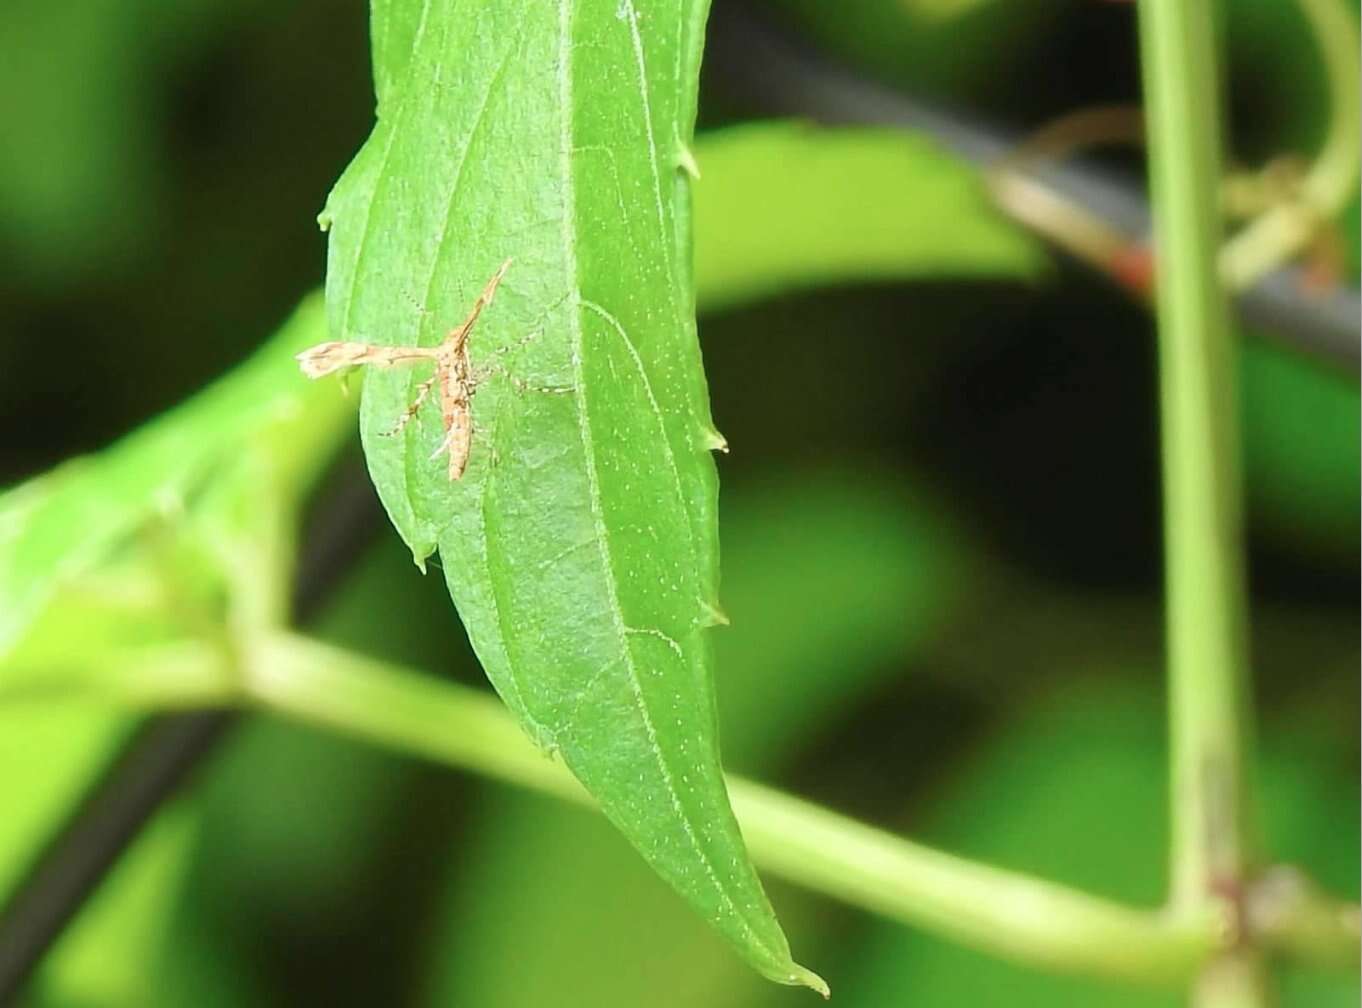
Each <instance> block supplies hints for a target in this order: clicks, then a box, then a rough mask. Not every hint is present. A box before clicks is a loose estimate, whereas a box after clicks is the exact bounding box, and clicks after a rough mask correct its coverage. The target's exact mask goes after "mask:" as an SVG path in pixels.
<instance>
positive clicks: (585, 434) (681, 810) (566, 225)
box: [558, 0, 766, 947]
mask: <svg viewBox="0 0 1362 1008" xmlns="http://www.w3.org/2000/svg"><path fill="white" fill-rule="evenodd" d="M626 2H627V0H626ZM573 4H574V0H559V4H558V99H559V115H560V117H561V118H560V122H561V127H560V129H561V136H560V138H559V140H560V143H559V163H560V172H561V176H562V185H563V202H564V206H563V217H562V220H563V225H562V231H563V252H564V273H565V279H566V282H567V287H568V290H569V292H570V295H571V296H570V304H569V311H568V316H569V319H568V326H569V335H570V337H571V339H572V368H573V377H574V380H575V381H576V383H577V387H578V389H584V387H585V386H584V384H583V382H584V379H585V374H584V372H583V366H582V349H583V332H582V319H581V313H582V302H583V300H584V299H583V298H582V291H581V283H580V269H579V266H578V259H577V244H576V235H575V233H574V230H573V229H574V226H575V224H576V216H577V210H576V207H577V197H576V188H575V179H574V176H573V171H572V151H573V147H574V145H573V142H572V141H573V137H572V15H573ZM628 9H629V10H630V11H631V12H632V10H633V6H632V4H631V3H630V4H628ZM635 16H636V15H635ZM630 24H631V28H632V27H634V25H635V22H634V21H633V19H632V18H631V19H630ZM636 41H637V44H638V45H640V46H641V44H642V40H641V39H636ZM637 55H638V57H639V59H642V53H641V51H639V52H638V53H637ZM641 86H643V87H644V88H645V89H646V87H647V82H646V79H645V80H643V81H641ZM645 93H646V91H645ZM647 132H648V137H649V142H650V143H651V142H652V126H651V122H650V123H649V124H648V127H647ZM652 156H653V171H654V180H655V183H656V185H657V187H658V188H657V191H656V195H657V198H658V200H659V202H660V200H661V191H660V182H657V175H656V148H655V147H654V148H652ZM663 230H664V232H665V225H664V227H663ZM664 237H665V236H664ZM666 244H667V243H666V242H665V241H664V242H663V245H664V247H665V246H666ZM668 257H669V260H670V253H669V254H668ZM670 279H671V278H670V271H669V276H668V280H669V281H670ZM667 287H668V291H669V292H670V283H668V285H667ZM669 298H670V293H669ZM577 416H578V429H579V431H580V434H581V439H582V451H583V455H584V457H585V459H586V468H587V473H586V475H587V482H588V489H589V492H590V495H591V517H592V522H593V524H594V525H595V527H596V541H597V542H598V543H599V551H600V556H601V563H602V565H603V567H604V569H605V572H606V577H605V579H604V580H605V585H606V592H607V596H608V599H607V600H608V603H609V609H610V615H611V617H612V619H613V621H614V624H615V630H616V635H617V637H618V641H619V646H620V650H621V652H622V654H623V656H624V664H625V667H626V669H627V670H628V673H629V684H630V687H631V689H632V692H633V695H634V700H635V703H636V705H637V707H638V710H639V716H640V718H641V720H642V722H643V726H644V729H645V731H646V733H647V736H648V743H649V748H650V751H651V754H652V756H653V758H654V760H656V762H657V766H658V769H659V771H660V772H661V774H662V780H663V783H664V786H665V787H666V789H667V796H668V799H669V800H670V802H671V805H672V809H673V810H674V811H675V812H676V813H677V816H678V818H679V819H680V822H681V825H682V829H683V831H684V833H685V836H686V840H687V842H688V843H689V844H690V846H691V848H692V850H693V851H694V853H695V855H696V857H697V859H698V860H699V861H700V863H701V864H703V865H704V867H705V874H706V875H707V876H708V877H709V880H710V882H711V883H712V884H713V886H714V889H715V891H716V892H717V893H718V895H719V898H720V899H721V900H722V901H723V903H724V905H725V906H727V908H728V910H729V912H730V914H731V915H732V918H733V919H734V920H736V921H737V922H738V924H739V925H740V926H741V927H742V929H743V931H744V932H745V933H746V935H747V936H748V937H749V938H750V939H751V940H752V941H753V943H754V944H756V945H758V946H760V947H765V945H766V943H765V942H764V941H762V940H761V939H760V938H759V937H758V935H757V933H756V931H755V930H754V929H753V928H752V925H751V924H750V922H749V921H748V920H747V917H746V916H745V915H744V914H743V913H741V912H740V911H739V910H738V907H737V905H736V904H735V903H734V902H733V898H732V896H730V895H729V892H728V889H727V887H726V886H725V885H724V884H723V882H722V881H721V880H720V879H719V876H718V872H717V871H716V870H715V868H714V864H713V862H712V861H711V860H710V857H709V855H708V853H707V852H706V851H705V849H704V848H703V846H702V845H701V844H700V842H699V838H698V837H697V836H696V835H695V830H694V828H693V827H692V825H691V823H690V820H689V818H688V816H687V814H686V811H685V807H684V805H683V804H682V802H681V797H680V793H679V791H678V790H677V787H676V782H675V779H674V777H673V775H672V771H671V767H670V766H668V764H667V760H666V757H665V756H664V754H663V753H662V750H661V748H660V746H659V745H658V742H657V732H656V728H655V726H654V725H653V721H652V715H651V712H650V711H649V710H648V707H647V704H646V703H645V702H644V698H643V690H642V683H641V681H640V678H639V673H638V669H637V667H636V666H635V664H634V659H633V653H632V652H631V651H630V649H629V638H628V627H627V624H626V623H625V621H624V613H623V611H622V609H621V607H620V602H619V596H618V594H617V593H616V591H615V584H614V581H613V576H614V570H615V568H614V564H613V561H612V558H611V553H610V546H609V539H608V536H607V530H606V527H605V522H604V518H603V516H602V514H601V510H600V490H599V476H598V471H597V468H598V467H597V460H596V454H595V446H594V441H593V438H592V435H591V429H590V419H589V416H588V411H587V408H586V402H585V396H584V394H583V395H582V400H581V403H580V405H579V407H578V409H577ZM688 518H689V516H688ZM687 524H689V521H688V523H687Z"/></svg>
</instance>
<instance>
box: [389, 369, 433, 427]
mask: <svg viewBox="0 0 1362 1008" xmlns="http://www.w3.org/2000/svg"><path fill="white" fill-rule="evenodd" d="M437 377H439V375H438V374H433V375H431V376H430V377H429V378H427V379H426V380H425V381H423V382H422V383H421V384H420V385H419V386H418V387H417V389H416V398H415V399H413V400H412V403H411V405H410V406H408V407H407V408H406V409H405V410H404V411H403V412H402V416H401V417H399V418H398V420H397V424H396V425H395V426H394V427H393V429H392V430H390V431H384V432H383V433H382V435H380V436H381V437H396V436H397V435H398V434H401V433H402V430H403V428H405V427H406V426H407V424H409V423H411V420H412V417H414V416H416V414H417V413H418V412H419V411H420V409H421V407H422V405H424V403H425V401H426V399H427V398H428V397H429V396H430V390H431V389H432V388H434V387H435V379H436V378H437Z"/></svg>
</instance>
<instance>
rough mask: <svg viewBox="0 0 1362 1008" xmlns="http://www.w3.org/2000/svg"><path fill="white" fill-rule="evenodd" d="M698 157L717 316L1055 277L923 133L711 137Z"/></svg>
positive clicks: (788, 131) (701, 253)
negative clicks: (875, 283) (870, 286)
mask: <svg viewBox="0 0 1362 1008" xmlns="http://www.w3.org/2000/svg"><path fill="white" fill-rule="evenodd" d="M696 155H697V160H698V162H699V165H700V173H701V175H700V182H699V183H698V184H697V185H696V187H695V236H696V242H695V260H696V285H697V289H698V294H699V299H700V304H701V305H702V306H703V307H704V308H705V309H706V310H711V309H715V308H725V307H729V306H731V305H733V304H736V303H739V302H743V301H748V300H752V299H755V298H758V297H762V296H765V295H769V294H773V293H777V292H780V291H784V290H789V289H797V288H801V287H811V286H815V285H820V284H828V283H839V282H840V283H846V282H865V281H866V280H875V279H899V278H904V277H942V276H973V277H1011V278H1033V277H1036V276H1038V275H1039V274H1040V273H1041V271H1042V270H1043V269H1044V266H1045V256H1044V254H1043V253H1042V251H1041V250H1040V248H1039V246H1038V245H1037V244H1036V242H1035V241H1034V240H1033V239H1031V238H1030V237H1029V236H1027V235H1026V233H1025V232H1023V231H1022V230H1021V229H1020V228H1018V227H1017V226H1016V225H1015V224H1013V223H1012V222H1010V221H1008V220H1007V218H1005V217H1004V216H1003V215H1002V214H1001V213H1000V212H999V211H998V209H997V207H996V205H995V204H994V203H993V201H992V199H991V198H990V197H989V195H988V192H987V190H986V189H985V188H984V185H983V183H982V182H981V181H980V179H979V174H978V172H977V171H975V170H974V169H973V168H971V167H970V166H969V165H967V164H965V163H963V162H962V161H960V160H959V159H957V158H955V157H953V156H952V155H950V154H948V153H947V152H945V151H943V150H941V149H940V148H939V147H937V146H936V144H934V143H932V142H931V141H930V140H928V139H927V138H926V137H923V136H920V135H917V134H912V133H905V132H903V131H902V130H889V129H820V128H817V127H813V126H807V125H804V124H801V123H788V122H776V123H756V124H751V125H744V126H738V127H733V128H730V129H725V130H721V131H719V132H717V133H710V134H708V135H706V136H703V137H701V138H700V140H699V142H698V143H697V145H696Z"/></svg>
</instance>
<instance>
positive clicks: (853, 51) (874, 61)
mask: <svg viewBox="0 0 1362 1008" xmlns="http://www.w3.org/2000/svg"><path fill="white" fill-rule="evenodd" d="M771 6H774V7H776V8H777V9H779V10H780V12H781V14H782V15H783V16H784V17H786V18H788V19H791V20H793V21H794V22H795V24H796V25H797V26H798V28H799V29H800V31H801V33H802V34H807V35H808V36H809V37H810V38H811V40H812V41H813V42H814V43H815V44H816V45H818V47H819V48H820V49H825V50H827V51H829V52H830V53H832V54H834V55H835V56H836V57H837V58H838V59H840V60H841V61H843V62H846V63H849V64H850V65H852V66H854V67H857V68H864V69H866V70H868V71H870V73H871V74H872V75H874V76H875V77H878V78H881V79H884V80H887V81H889V82H891V83H893V84H896V85H899V86H901V87H905V88H907V89H908V90H911V91H914V92H917V93H931V94H934V95H941V94H950V95H951V96H952V97H953V99H954V100H956V101H962V100H967V99H969V98H977V97H979V96H980V94H981V93H983V92H987V91H990V90H992V91H999V90H1001V89H1002V88H1006V87H1016V86H1018V81H1019V75H1020V74H1023V73H1025V72H1026V70H1025V67H1026V59H1027V57H1028V56H1029V55H1031V53H1030V48H1031V46H1032V44H1033V43H1034V41H1035V39H1036V38H1037V37H1038V36H1041V35H1042V34H1043V33H1044V32H1045V31H1046V30H1047V29H1048V30H1051V31H1053V30H1054V25H1055V22H1056V21H1058V20H1059V19H1061V18H1063V17H1065V16H1066V15H1071V14H1072V8H1073V7H1074V6H1076V4H1075V3H1074V2H1073V0H1062V2H1052V3H1041V4H1036V3H1019V2H1017V0H841V2H840V3H835V4H830V3H826V2H824V0H772V3H771ZM952 8H955V9H952Z"/></svg>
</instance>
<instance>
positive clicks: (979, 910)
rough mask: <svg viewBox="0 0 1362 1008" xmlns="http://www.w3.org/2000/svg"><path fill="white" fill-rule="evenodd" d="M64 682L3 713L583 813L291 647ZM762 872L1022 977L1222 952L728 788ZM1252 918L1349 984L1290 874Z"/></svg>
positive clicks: (1143, 917) (1096, 905)
mask: <svg viewBox="0 0 1362 1008" xmlns="http://www.w3.org/2000/svg"><path fill="white" fill-rule="evenodd" d="M81 667H82V666H80V663H77V667H76V668H74V669H73V670H72V677H71V678H70V679H69V680H67V681H65V682H63V681H61V680H60V679H59V678H58V677H57V676H53V677H50V678H47V679H45V680H43V681H42V682H41V683H38V682H33V683H30V686H41V687H42V688H41V689H38V690H35V689H29V690H23V689H20V690H17V691H13V692H11V693H8V694H4V695H0V703H15V702H23V701H24V700H25V699H35V700H41V699H45V698H46V699H50V697H51V696H52V695H57V694H61V695H64V696H68V697H79V698H84V699H86V700H90V701H95V702H99V703H102V704H115V705H119V706H124V707H136V708H140V709H152V710H163V709H182V708H191V707H214V706H245V707H248V708H259V709H263V710H269V711H274V712H276V713H279V714H283V715H286V716H289V717H292V718H295V719H297V720H300V721H304V722H307V723H310V724H314V725H317V726H320V727H323V728H327V729H330V730H333V731H336V732H338V733H339V734H341V735H344V736H346V737H348V738H356V739H363V740H366V741H369V742H373V743H376V744H379V745H382V746H386V747H388V748H390V749H393V750H394V751H396V752H399V753H403V754H405V755H412V756H421V757H425V758H427V759H430V760H433V761H435V762H437V763H441V764H444V765H446V766H451V767H459V768H462V769H466V770H472V771H475V772H477V773H481V774H485V775H487V776H489V777H491V778H493V779H496V780H502V781H507V782H511V783H515V784H519V785H521V786H523V787H528V788H531V789H533V790H536V791H541V792H544V793H547V794H551V795H554V796H556V797H559V798H564V799H567V800H570V801H574V802H578V803H581V804H591V799H590V797H589V796H588V795H587V794H586V792H585V791H584V790H583V789H582V788H581V786H580V785H578V784H577V782H576V780H575V779H574V778H573V777H572V776H571V774H569V773H568V771H567V770H566V769H564V767H563V766H562V764H561V763H559V762H557V761H556V760H552V759H549V758H547V757H545V756H544V754H543V753H541V752H539V751H538V750H536V749H535V748H534V747H533V746H532V745H531V743H530V742H529V740H528V739H527V738H526V737H525V735H524V733H523V732H522V731H521V730H520V729H519V728H518V727H517V726H516V724H515V722H514V720H513V719H512V718H511V716H510V715H509V714H508V713H507V711H506V709H505V707H504V706H503V705H502V704H501V703H500V702H499V701H498V700H497V699H496V698H495V697H493V696H490V695H488V694H487V693H483V692H480V691H477V690H472V689H469V688H467V687H464V686H457V685H455V684H453V683H448V682H443V681H441V680H439V679H436V678H434V677H432V676H428V675H423V674H420V673H418V672H414V671H411V670H408V669H404V668H400V667H396V666H393V665H391V664H389V663H386V662H382V661H378V660H375V659H371V658H365V657H363V656H360V655H357V654H355V653H354V652H351V651H346V650H342V649H339V648H335V647H332V646H330V645H326V644H322V643H320V642H317V641H313V640H310V639H308V638H305V637H301V636H298V635H296V634H292V633H287V632H275V631H270V632H267V633H266V634H264V635H263V636H262V637H260V638H258V639H257V640H256V642H255V646H254V647H252V648H251V650H250V652H249V662H248V664H247V665H246V667H245V668H244V669H243V668H242V667H241V666H240V665H239V664H237V663H235V662H231V661H227V660H226V656H224V655H223V654H222V653H221V651H220V650H218V649H216V648H214V647H213V646H212V645H209V644H198V645H193V646H191V647H185V646H180V645H175V646H163V647H161V648H152V649H146V648H141V649H136V650H134V651H132V652H129V653H128V654H127V655H126V656H125V657H124V658H123V659H121V660H120V661H119V662H118V663H117V666H116V668H115V667H112V666H111V669H112V671H113V672H116V673H117V674H108V675H99V676H88V675H82V674H81V672H80V669H81ZM729 790H730V793H731V795H732V798H733V805H734V808H735V809H736V810H737V813H738V817H739V819H740V820H741V822H742V826H743V832H744V835H745V836H746V838H747V840H748V843H749V845H750V847H751V850H752V854H753V857H754V858H755V860H756V862H757V863H758V864H759V865H761V866H763V867H764V868H767V869H769V870H770V871H772V872H774V873H776V874H778V875H781V876H783V877H785V878H787V879H789V880H790V881H792V882H794V883H796V884H798V885H802V886H805V887H806V888H809V889H812V890H814V891H816V892H820V893H824V894H826V895H828V896H831V897H834V898H836V899H839V900H842V901H844V902H846V903H849V904H851V905H853V906H857V907H861V908H863V909H865V910H869V911H871V912H874V913H879V914H882V915H884V916H886V917H889V918H891V919H894V920H897V921H901V922H903V923H905V924H910V925H913V926H917V927H922V928H924V929H926V930H929V931H932V932H934V933H936V934H940V935H944V936H946V937H949V938H953V939H955V940H957V941H959V942H961V943H963V944H966V945H969V946H971V947H974V948H977V949H980V950H983V951H986V952H991V953H993V954H995V955H1000V956H1003V957H1006V958H1009V959H1013V960H1015V961H1017V962H1021V963H1025V964H1028V965H1032V966H1045V967H1048V968H1051V969H1054V970H1057V971H1067V972H1080V973H1088V974H1093V975H1098V976H1105V977H1112V978H1119V979H1124V980H1130V981H1134V982H1137V983H1142V984H1149V983H1159V982H1164V983H1177V982H1187V981H1190V980H1191V978H1192V976H1193V975H1194V974H1195V972H1196V971H1197V968H1198V966H1199V965H1200V964H1201V963H1203V962H1205V961H1206V960H1207V959H1208V958H1209V957H1210V956H1212V955H1213V954H1214V953H1215V952H1216V951H1217V949H1219V948H1221V947H1222V946H1223V943H1224V941H1225V939H1226V937H1227V936H1228V935H1227V930H1226V926H1225V925H1226V918H1225V915H1224V914H1223V912H1217V911H1216V910H1215V909H1214V908H1209V907H1203V908H1201V909H1200V910H1199V911H1196V912H1192V913H1179V914H1162V913H1154V912H1149V911H1141V910H1135V909H1130V908H1127V907H1124V906H1121V905H1119V904H1115V903H1111V902H1108V901H1106V900H1102V899H1098V898H1095V897H1092V896H1089V895H1087V894H1085V893H1082V892H1079V891H1077V890H1074V889H1070V888H1068V887H1066V886H1061V885H1056V884H1053V883H1049V882H1045V881H1042V880H1039V879H1035V878H1031V877H1028V876H1025V875H1022V874H1019V873H1015V872H1009V871H1003V870H1000V869H997V868H991V867H988V866H986V865H982V864H979V863H977V862H973V861H969V860H966V859H964V858H959V857H954V856H952V855H949V854H945V853H942V852H940V851H935V850H932V849H931V848H928V847H924V846H922V845H920V844H915V843H912V842H911V841H908V840H904V839H901V838H899V837H896V836H892V835H890V834H888V833H885V832H884V831H882V830H878V829H875V828H874V827H871V826H868V825H865V824H863V823H859V822H856V821H855V820H852V819H849V818H847V817H845V816H841V815H838V814H836V813H834V812H831V811H828V810H827V809H823V808H820V807H818V806H816V805H813V804H811V803H809V802H805V801H801V800H799V799H797V798H794V797H791V796H789V795H785V794H781V793H780V792H777V791H773V790H771V789H770V788H766V787H762V786H761V785H758V784H754V783H752V782H750V781H745V780H742V779H740V778H736V777H730V778H729ZM1248 914H1249V916H1250V917H1251V918H1252V920H1253V929H1254V932H1255V934H1259V935H1262V937H1263V941H1264V943H1265V945H1266V946H1268V947H1270V948H1271V949H1272V950H1273V951H1274V952H1279V953H1281V954H1282V955H1283V956H1286V957H1289V958H1291V959H1292V960H1294V961H1299V962H1305V963H1311V964H1313V965H1316V966H1320V967H1326V968H1335V969H1348V970H1352V969H1355V968H1356V966H1357V962H1358V935H1359V927H1360V926H1362V923H1360V922H1362V917H1360V916H1359V908H1358V907H1357V906H1356V905H1355V904H1346V903H1341V902H1339V901H1338V900H1336V899H1334V898H1333V897H1331V896H1330V895H1328V894H1327V893H1324V892H1322V891H1321V890H1319V889H1318V887H1316V886H1315V885H1314V884H1313V883H1311V882H1310V881H1309V880H1308V879H1306V878H1304V877H1303V876H1301V875H1299V873H1297V872H1295V871H1292V870H1288V869H1281V870H1278V871H1276V872H1274V873H1271V874H1269V875H1267V876H1264V878H1263V879H1262V880H1261V881H1260V884H1258V885H1257V886H1255V887H1254V889H1253V891H1252V892H1251V894H1250V899H1249V900H1248Z"/></svg>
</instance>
